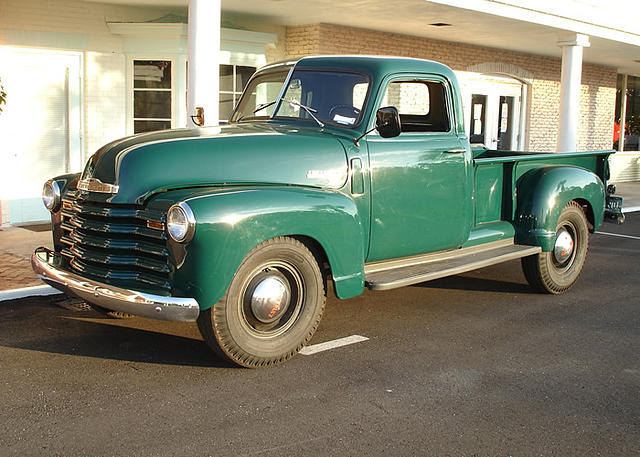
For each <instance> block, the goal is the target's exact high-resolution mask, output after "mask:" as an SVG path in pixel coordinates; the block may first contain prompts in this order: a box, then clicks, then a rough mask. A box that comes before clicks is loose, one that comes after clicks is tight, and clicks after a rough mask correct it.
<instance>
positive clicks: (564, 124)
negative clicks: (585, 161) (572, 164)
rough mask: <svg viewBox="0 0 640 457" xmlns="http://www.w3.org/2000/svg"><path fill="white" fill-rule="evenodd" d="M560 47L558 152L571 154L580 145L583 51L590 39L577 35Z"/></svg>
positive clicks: (562, 43)
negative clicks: (579, 126)
mask: <svg viewBox="0 0 640 457" xmlns="http://www.w3.org/2000/svg"><path fill="white" fill-rule="evenodd" d="M558 46H560V47H561V48H562V75H561V78H560V124H559V127H558V143H557V150H558V152H570V151H575V150H576V147H577V143H578V122H579V119H580V84H581V82H582V51H583V48H585V47H589V46H590V43H589V37H588V36H586V35H581V34H578V33H576V34H574V35H573V36H572V37H571V39H569V40H563V41H559V42H558Z"/></svg>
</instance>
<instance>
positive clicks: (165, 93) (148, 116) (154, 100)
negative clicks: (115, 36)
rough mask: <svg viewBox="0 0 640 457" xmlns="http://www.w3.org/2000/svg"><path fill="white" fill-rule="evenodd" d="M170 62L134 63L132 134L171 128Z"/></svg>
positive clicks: (138, 61)
mask: <svg viewBox="0 0 640 457" xmlns="http://www.w3.org/2000/svg"><path fill="white" fill-rule="evenodd" d="M171 84H172V81H171V61H169V60H134V61H133V132H134V133H140V132H148V131H152V130H165V129H170V128H171V113H172V93H171V89H172V87H171Z"/></svg>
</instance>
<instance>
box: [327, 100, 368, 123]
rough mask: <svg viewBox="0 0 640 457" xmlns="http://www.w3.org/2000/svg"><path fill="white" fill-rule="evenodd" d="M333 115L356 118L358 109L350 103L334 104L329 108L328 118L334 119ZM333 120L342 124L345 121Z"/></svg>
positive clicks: (358, 115)
mask: <svg viewBox="0 0 640 457" xmlns="http://www.w3.org/2000/svg"><path fill="white" fill-rule="evenodd" d="M335 116H341V117H346V118H355V119H358V117H360V110H359V109H358V108H356V107H355V106H351V105H335V106H334V107H332V108H331V109H330V110H329V119H330V120H332V121H334V119H333V118H334V117H335ZM355 119H354V121H353V123H355ZM334 122H338V123H342V124H344V123H345V122H340V121H334Z"/></svg>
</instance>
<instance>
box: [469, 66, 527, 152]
mask: <svg viewBox="0 0 640 457" xmlns="http://www.w3.org/2000/svg"><path fill="white" fill-rule="evenodd" d="M456 74H457V76H458V78H459V80H460V86H461V88H462V105H463V111H464V118H465V122H464V126H465V131H466V132H467V136H470V133H471V132H470V131H469V128H470V124H471V116H472V109H473V107H472V106H471V97H472V95H474V94H479V95H486V96H487V106H486V110H485V123H486V124H485V142H484V145H485V146H486V147H487V148H489V149H495V148H496V147H497V139H498V138H497V133H498V128H499V125H498V114H499V112H500V106H499V105H500V96H508V97H514V106H516V108H515V109H513V110H512V113H510V115H511V116H513V117H512V122H513V123H514V125H515V128H514V129H513V133H512V137H511V144H512V148H511V149H513V150H517V151H523V150H524V149H525V148H526V144H527V141H526V140H527V130H528V129H527V116H526V112H527V97H528V84H527V83H526V82H524V81H522V80H520V79H518V78H514V77H512V76H509V75H504V74H483V73H472V72H456Z"/></svg>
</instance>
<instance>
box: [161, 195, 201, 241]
mask: <svg viewBox="0 0 640 457" xmlns="http://www.w3.org/2000/svg"><path fill="white" fill-rule="evenodd" d="M195 230H196V219H195V217H194V216H193V212H192V211H191V208H189V205H187V204H186V203H185V202H180V203H176V204H175V205H173V206H172V207H171V208H169V211H168V212H167V233H168V234H169V236H170V237H171V239H173V240H174V241H177V242H179V243H186V242H187V241H190V240H191V238H193V233H194V232H195Z"/></svg>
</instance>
